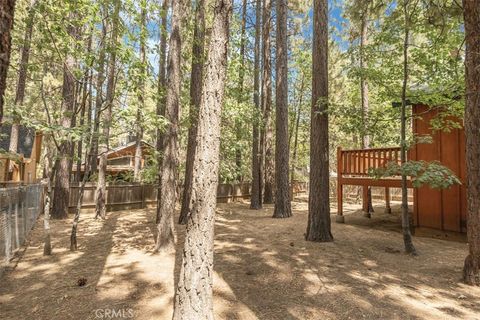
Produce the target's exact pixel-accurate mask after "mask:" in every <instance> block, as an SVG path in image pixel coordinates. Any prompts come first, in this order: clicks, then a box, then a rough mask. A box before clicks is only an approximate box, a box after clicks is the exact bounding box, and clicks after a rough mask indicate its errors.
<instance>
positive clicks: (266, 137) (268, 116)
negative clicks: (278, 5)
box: [260, 0, 274, 203]
mask: <svg viewBox="0 0 480 320" xmlns="http://www.w3.org/2000/svg"><path fill="white" fill-rule="evenodd" d="M262 24H263V33H262V37H263V41H262V42H263V47H262V53H263V58H262V60H263V74H262V92H263V94H262V112H263V126H262V127H261V128H262V133H261V146H260V153H261V154H262V156H263V157H264V166H263V168H264V170H263V171H264V193H263V202H264V203H273V183H274V176H273V175H274V159H273V150H272V149H273V132H272V49H271V42H270V32H271V29H272V2H271V0H264V3H263V19H262Z"/></svg>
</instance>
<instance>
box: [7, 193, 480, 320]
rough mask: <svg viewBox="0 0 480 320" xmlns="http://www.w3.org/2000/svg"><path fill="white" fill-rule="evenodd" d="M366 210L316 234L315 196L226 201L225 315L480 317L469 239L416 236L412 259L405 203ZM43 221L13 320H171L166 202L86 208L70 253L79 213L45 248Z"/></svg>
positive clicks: (17, 291)
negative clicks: (251, 205) (157, 219)
mask: <svg viewBox="0 0 480 320" xmlns="http://www.w3.org/2000/svg"><path fill="white" fill-rule="evenodd" d="M358 209H359V206H355V205H348V206H346V211H347V213H348V215H347V216H346V223H345V224H336V223H333V224H332V233H333V235H334V237H335V241H334V242H332V243H311V242H306V241H305V240H304V235H303V234H304V232H305V226H306V222H307V204H306V203H305V202H294V203H293V213H294V216H293V217H292V218H289V219H271V215H272V210H273V206H271V205H268V206H266V208H265V209H263V210H260V211H252V210H249V209H248V204H246V203H234V204H219V205H218V214H217V219H216V229H215V231H216V235H215V273H214V295H215V297H214V308H215V314H216V319H229V320H230V319H242V320H253V319H261V320H269V319H281V320H284V319H301V320H304V319H480V288H471V287H467V286H465V285H464V284H462V283H461V281H460V277H461V273H462V265H463V259H464V257H465V256H466V254H467V245H466V244H465V243H461V242H453V241H444V240H437V239H431V238H419V237H415V238H414V242H415V245H416V247H417V249H418V251H419V254H420V255H419V256H418V257H411V256H408V255H405V254H404V253H403V251H402V249H403V248H402V236H401V234H400V228H399V221H400V219H399V214H398V208H394V209H395V210H394V213H393V214H391V215H387V214H383V213H378V214H377V213H376V214H374V215H373V217H372V219H367V218H364V217H363V215H362V214H361V212H360V211H358ZM376 211H378V212H381V211H382V209H380V208H377V210H376ZM332 218H333V219H334V217H333V216H332ZM42 220H43V219H39V221H38V222H37V225H36V227H35V229H34V231H33V232H32V235H31V239H30V241H29V244H28V246H27V248H26V250H25V251H24V252H23V253H22V254H21V255H20V258H18V259H17V261H15V262H14V266H13V267H11V268H10V269H9V270H7V271H6V272H5V273H4V274H3V276H2V278H1V279H0V310H1V312H0V318H1V319H61V320H64V319H112V318H124V319H128V318H133V319H171V314H172V304H173V303H172V301H173V294H174V289H173V288H174V285H175V278H174V274H178V269H179V265H180V259H181V256H180V254H179V252H180V250H179V249H180V248H181V246H182V242H183V239H184V229H185V228H184V227H182V226H179V227H178V226H177V232H178V248H177V249H178V250H177V254H175V253H171V254H163V255H154V254H152V253H151V252H152V249H153V247H154V227H153V225H154V224H153V220H154V209H148V210H132V211H119V212H112V213H109V214H108V217H107V220H106V221H105V222H102V221H96V220H94V219H93V215H92V214H83V216H82V221H81V223H80V225H79V239H78V241H79V245H80V247H79V250H78V251H77V252H70V251H69V250H68V245H69V233H70V228H71V224H70V223H71V220H66V221H53V223H52V228H53V255H52V256H50V257H44V256H43V255H42V250H43V245H42V242H43V231H42V224H43V221H42ZM174 271H175V273H174ZM80 278H86V279H87V282H86V285H84V286H81V287H80V286H78V285H77V281H78V279H80ZM112 310H113V311H114V312H113V313H112ZM112 315H113V316H115V317H112Z"/></svg>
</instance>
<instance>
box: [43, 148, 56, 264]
mask: <svg viewBox="0 0 480 320" xmlns="http://www.w3.org/2000/svg"><path fill="white" fill-rule="evenodd" d="M45 140H46V139H45ZM45 142H46V141H45ZM45 151H46V154H45V158H44V159H45V161H44V179H45V180H44V182H45V184H46V186H45V187H46V188H45V202H44V207H43V229H44V231H45V238H44V244H43V255H44V256H49V255H51V254H52V242H51V232H50V208H51V196H52V180H53V177H54V175H55V165H54V164H53V163H52V162H53V161H52V154H51V153H50V150H49V149H48V148H45Z"/></svg>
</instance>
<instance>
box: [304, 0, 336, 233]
mask: <svg viewBox="0 0 480 320" xmlns="http://www.w3.org/2000/svg"><path fill="white" fill-rule="evenodd" d="M313 5H314V9H313V12H314V16H313V48H312V59H313V62H312V109H311V110H312V111H311V125H310V189H309V195H308V225H307V232H306V235H305V239H306V240H307V241H318V242H328V241H333V236H332V232H331V228H330V167H329V150H328V1H327V0H314V2H313Z"/></svg>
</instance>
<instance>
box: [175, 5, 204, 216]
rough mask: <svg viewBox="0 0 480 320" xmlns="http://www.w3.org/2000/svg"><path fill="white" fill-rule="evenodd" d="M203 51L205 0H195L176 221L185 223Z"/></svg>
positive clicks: (188, 203) (201, 82) (191, 172)
mask: <svg viewBox="0 0 480 320" xmlns="http://www.w3.org/2000/svg"><path fill="white" fill-rule="evenodd" d="M204 51H205V0H197V7H196V10H195V30H194V31H193V47H192V73H191V78H190V110H189V112H190V114H189V118H190V127H189V128H188V145H187V161H186V166H185V179H184V181H185V183H184V187H183V197H182V209H181V210H180V218H179V219H178V223H180V224H186V223H187V218H188V215H189V211H190V201H191V198H192V174H193V157H194V155H195V149H196V145H195V142H196V141H195V140H196V137H197V118H198V109H199V107H200V102H201V100H202V84H203V63H204Z"/></svg>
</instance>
